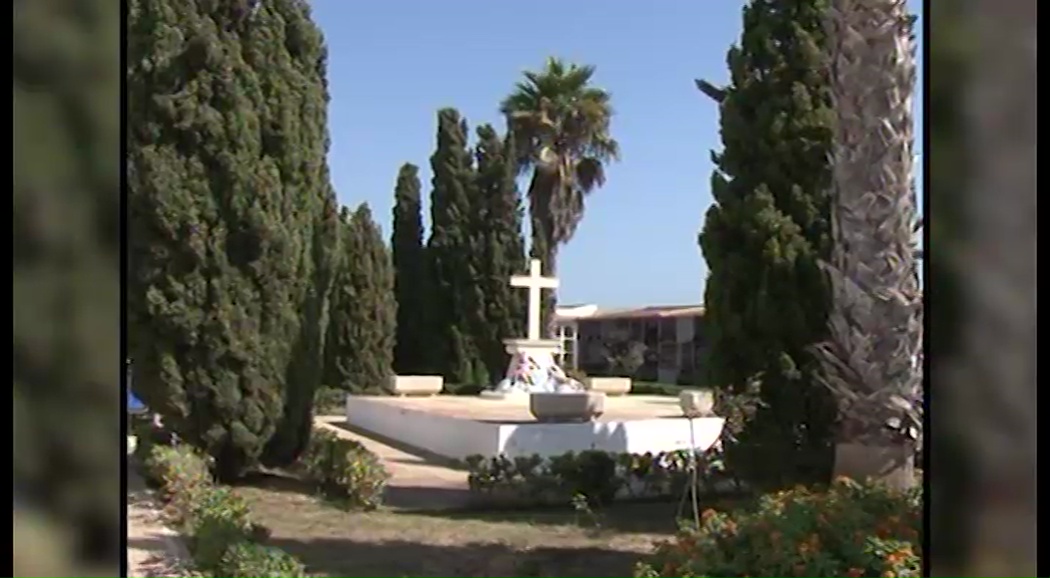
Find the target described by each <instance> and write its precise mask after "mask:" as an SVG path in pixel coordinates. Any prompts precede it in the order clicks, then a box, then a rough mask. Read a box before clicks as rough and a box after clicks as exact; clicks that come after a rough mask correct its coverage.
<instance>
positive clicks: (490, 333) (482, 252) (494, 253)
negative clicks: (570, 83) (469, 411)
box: [473, 124, 526, 376]
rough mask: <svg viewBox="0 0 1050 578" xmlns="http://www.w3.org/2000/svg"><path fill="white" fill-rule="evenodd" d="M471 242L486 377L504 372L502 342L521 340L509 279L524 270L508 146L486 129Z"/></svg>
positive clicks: (518, 308)
mask: <svg viewBox="0 0 1050 578" xmlns="http://www.w3.org/2000/svg"><path fill="white" fill-rule="evenodd" d="M477 134H478V143H477V146H476V147H475V149H474V150H475V152H474V155H475V158H476V160H477V209H476V210H475V211H474V217H475V224H474V226H473V228H474V231H475V235H476V238H477V250H476V251H475V252H474V259H473V260H474V263H475V267H476V271H477V275H478V276H477V283H478V285H479V286H480V288H481V295H482V299H483V304H482V306H481V307H479V308H477V310H476V311H477V319H476V322H477V327H476V329H475V330H474V336H475V339H476V340H477V347H478V351H479V355H480V357H481V360H482V363H484V365H485V367H486V370H487V373H488V374H489V375H490V376H497V375H501V374H502V373H503V371H505V370H506V363H507V354H506V350H505V348H504V345H503V340H504V339H507V338H513V337H520V336H522V335H524V328H525V315H526V312H525V306H526V303H525V298H524V293H523V292H522V291H519V290H517V289H514V288H513V287H511V286H510V276H511V275H517V274H520V273H521V271H523V270H524V269H525V267H526V266H525V239H524V237H523V236H522V230H521V224H522V220H523V215H524V209H523V207H522V202H521V195H520V194H519V192H518V184H517V179H516V176H517V164H516V158H517V157H516V155H515V154H514V149H513V141H511V140H509V139H507V140H501V139H500V136H499V134H498V133H497V132H496V130H495V129H494V128H492V126H491V125H487V124H486V125H482V126H480V127H478V130H477Z"/></svg>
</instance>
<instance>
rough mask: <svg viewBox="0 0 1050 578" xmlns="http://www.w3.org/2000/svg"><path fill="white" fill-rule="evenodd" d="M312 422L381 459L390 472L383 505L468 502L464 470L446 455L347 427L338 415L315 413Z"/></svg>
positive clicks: (443, 506) (445, 506) (409, 506)
mask: <svg viewBox="0 0 1050 578" xmlns="http://www.w3.org/2000/svg"><path fill="white" fill-rule="evenodd" d="M314 422H315V424H316V425H317V427H319V428H324V429H327V430H329V431H332V432H335V433H336V435H338V436H339V437H342V438H345V439H352V440H356V441H358V442H360V443H361V444H363V445H364V446H365V447H366V448H368V449H369V450H371V451H372V452H374V453H375V454H376V455H377V456H379V458H380V459H381V460H383V464H384V465H385V466H386V468H387V470H388V471H389V472H390V475H391V479H390V482H389V483H388V484H387V495H386V497H385V500H384V503H386V504H387V505H389V506H392V507H395V508H406V509H428V510H441V509H449V508H460V507H464V506H467V505H468V504H469V503H470V492H469V490H468V486H467V472H466V471H463V470H458V469H454V468H452V467H450V464H449V462H448V460H447V459H444V458H441V457H440V456H434V455H426V454H425V453H424V452H422V451H420V450H418V449H415V448H410V447H406V446H404V445H403V444H399V443H398V442H396V441H394V440H389V439H383V438H381V437H379V436H377V435H374V434H371V433H369V432H364V431H361V430H356V429H353V428H351V427H348V426H347V425H346V418H344V417H342V416H318V417H316V418H314Z"/></svg>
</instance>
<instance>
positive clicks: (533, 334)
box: [510, 259, 558, 341]
mask: <svg viewBox="0 0 1050 578" xmlns="http://www.w3.org/2000/svg"><path fill="white" fill-rule="evenodd" d="M510 286H511V287H527V288H528V290H529V335H528V338H529V340H531V341H535V340H538V339H539V338H540V290H541V289H557V288H558V280H557V279H555V278H554V277H542V276H541V275H540V260H539V259H533V260H532V261H531V262H530V263H529V274H528V275H514V276H513V277H511V278H510Z"/></svg>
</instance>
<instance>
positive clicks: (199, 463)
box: [145, 444, 215, 523]
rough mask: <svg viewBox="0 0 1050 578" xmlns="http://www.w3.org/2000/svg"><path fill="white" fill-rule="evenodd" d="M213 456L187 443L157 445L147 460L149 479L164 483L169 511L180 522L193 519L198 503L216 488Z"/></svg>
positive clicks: (164, 494)
mask: <svg viewBox="0 0 1050 578" xmlns="http://www.w3.org/2000/svg"><path fill="white" fill-rule="evenodd" d="M210 468H211V462H210V460H209V458H207V457H205V456H204V455H203V454H201V453H200V452H198V451H197V450H195V449H194V448H192V447H190V446H187V445H181V444H180V445H174V446H166V445H155V446H153V448H152V449H151V450H150V456H149V458H148V459H147V460H146V467H145V469H146V472H147V476H148V477H149V478H152V479H154V480H157V481H159V482H160V485H161V488H162V490H163V497H164V501H165V502H166V503H167V504H168V512H169V514H170V515H171V516H172V517H173V518H174V519H175V521H176V522H178V523H187V522H189V521H190V520H191V518H192V515H193V513H194V511H195V510H196V508H197V504H199V503H201V502H202V501H203V500H204V499H205V497H206V495H207V494H208V493H209V492H211V491H212V490H213V489H214V485H215V484H214V481H213V480H212V475H211V469H210Z"/></svg>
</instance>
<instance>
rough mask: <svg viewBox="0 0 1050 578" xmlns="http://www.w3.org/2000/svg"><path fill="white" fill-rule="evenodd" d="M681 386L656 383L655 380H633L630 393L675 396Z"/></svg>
mask: <svg viewBox="0 0 1050 578" xmlns="http://www.w3.org/2000/svg"><path fill="white" fill-rule="evenodd" d="M682 390H683V388H682V387H681V386H679V385H675V384H673V383H657V382H655V381H635V382H634V383H632V384H631V394H632V395H670V396H677V395H678V394H679V393H681V392H682Z"/></svg>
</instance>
